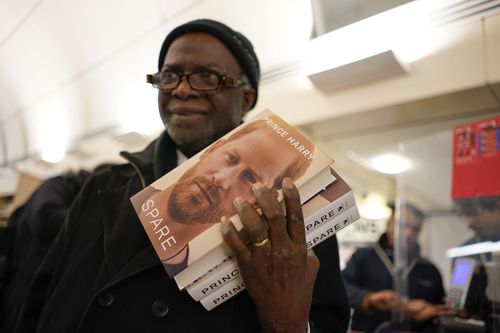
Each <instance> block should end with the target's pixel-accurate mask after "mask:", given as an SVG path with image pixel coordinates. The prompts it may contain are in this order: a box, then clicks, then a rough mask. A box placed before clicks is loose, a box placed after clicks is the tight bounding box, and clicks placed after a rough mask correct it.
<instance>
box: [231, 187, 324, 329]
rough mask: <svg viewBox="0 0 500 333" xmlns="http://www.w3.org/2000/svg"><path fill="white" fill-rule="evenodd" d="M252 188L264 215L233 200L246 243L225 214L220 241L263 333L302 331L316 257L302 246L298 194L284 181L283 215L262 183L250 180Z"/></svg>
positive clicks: (306, 316)
mask: <svg viewBox="0 0 500 333" xmlns="http://www.w3.org/2000/svg"><path fill="white" fill-rule="evenodd" d="M253 190H254V194H255V197H256V199H257V205H258V206H259V207H260V208H261V210H262V216H261V215H259V214H258V212H257V210H256V209H255V208H254V207H252V205H250V204H249V203H247V202H241V200H240V199H239V198H237V199H236V200H235V207H236V210H237V212H238V215H239V216H240V219H241V222H242V224H243V226H244V229H243V231H244V236H245V237H244V238H245V239H248V240H249V242H250V244H246V243H245V242H244V241H243V239H242V237H241V236H240V234H238V232H237V231H236V228H235V227H234V226H233V225H232V224H231V223H230V222H229V221H228V220H227V219H224V218H223V223H222V233H223V235H224V239H225V241H226V242H227V244H228V245H229V247H230V248H231V249H232V250H233V252H234V254H235V257H236V260H237V261H238V265H239V267H240V271H241V275H242V277H243V281H244V282H245V285H246V288H247V290H248V293H249V295H250V297H251V298H252V300H253V302H254V303H255V305H256V307H257V311H258V314H259V319H260V322H261V324H262V328H263V329H264V332H266V333H271V332H287V333H288V332H290V333H293V332H298V333H304V332H305V331H306V328H307V323H308V317H309V309H310V306H311V301H312V291H313V287H314V282H315V280H316V275H317V273H318V269H319V261H318V258H317V257H316V255H315V254H314V252H312V251H311V250H310V251H308V250H307V249H306V243H305V230H304V219H303V217H302V205H301V203H300V198H299V192H298V190H297V188H296V187H295V186H294V184H293V182H292V181H291V180H290V179H289V178H285V179H284V180H283V194H284V203H285V210H286V214H285V212H283V209H282V206H281V205H280V203H279V202H278V200H277V199H276V197H275V196H274V194H273V192H272V191H270V190H269V189H267V188H266V187H264V186H263V185H262V184H254V187H253Z"/></svg>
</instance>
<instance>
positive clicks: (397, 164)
mask: <svg viewBox="0 0 500 333" xmlns="http://www.w3.org/2000/svg"><path fill="white" fill-rule="evenodd" d="M370 164H371V166H372V167H373V168H374V169H375V170H377V171H378V172H382V173H386V174H390V175H395V174H399V173H403V172H405V171H407V170H409V169H410V168H411V166H412V162H411V160H410V159H408V158H406V157H404V156H401V155H398V154H382V155H378V156H375V157H373V158H372V159H371V161H370Z"/></svg>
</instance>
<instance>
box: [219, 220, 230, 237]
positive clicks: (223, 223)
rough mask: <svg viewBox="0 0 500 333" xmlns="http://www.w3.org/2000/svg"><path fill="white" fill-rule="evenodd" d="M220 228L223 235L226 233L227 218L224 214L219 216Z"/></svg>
mask: <svg viewBox="0 0 500 333" xmlns="http://www.w3.org/2000/svg"><path fill="white" fill-rule="evenodd" d="M220 230H221V232H222V234H223V235H225V234H227V233H228V231H229V219H228V218H227V217H226V216H222V217H221V218H220Z"/></svg>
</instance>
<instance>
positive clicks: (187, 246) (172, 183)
mask: <svg viewBox="0 0 500 333" xmlns="http://www.w3.org/2000/svg"><path fill="white" fill-rule="evenodd" d="M332 163H333V160H332V159H331V158H330V157H329V156H328V155H326V154H325V153H324V152H322V151H321V150H320V149H318V148H317V147H315V145H314V144H313V143H311V142H310V141H309V140H308V139H306V138H305V137H304V136H303V135H302V134H300V133H299V132H298V131H297V130H296V129H295V128H293V127H292V126H290V125H289V124H287V123H286V122H285V121H284V120H283V119H281V118H280V117H278V116H277V115H276V114H274V113H273V112H271V111H269V110H265V111H263V112H261V113H259V114H258V115H257V116H255V117H254V118H253V119H251V120H249V121H247V122H245V123H243V124H242V125H240V126H238V127H237V128H236V129H234V130H233V131H231V132H229V133H228V134H227V135H225V136H224V137H222V138H221V139H220V140H218V141H216V142H214V143H213V144H211V145H210V146H208V147H207V148H205V149H204V150H202V151H201V152H200V153H198V154H196V155H195V156H193V157H192V158H190V159H189V160H188V161H186V162H185V163H184V164H182V165H180V166H178V167H177V168H175V169H174V170H172V171H171V172H169V173H167V174H166V175H164V176H162V177H161V178H159V179H158V180H157V181H155V182H154V183H152V184H151V185H149V186H148V187H146V188H145V189H144V190H142V191H140V192H139V193H137V194H136V195H134V196H133V197H132V198H131V202H132V205H133V207H134V209H135V211H136V213H137V215H138V216H139V220H140V222H141V224H142V226H143V228H144V230H145V232H146V234H147V236H148V237H149V239H150V241H151V243H152V245H153V247H154V249H155V251H156V253H157V255H158V257H159V258H160V260H161V262H162V263H163V266H164V268H165V270H166V272H167V274H168V275H169V276H170V277H174V276H175V277H176V282H177V284H178V286H179V288H181V289H183V288H184V287H186V286H187V285H188V284H190V283H192V282H193V281H194V280H195V279H196V278H199V277H200V276H201V275H203V273H205V272H207V271H208V270H209V269H211V268H213V267H215V266H216V265H217V264H220V263H221V262H222V261H223V260H224V259H226V258H227V257H228V256H229V255H230V254H231V253H230V251H229V248H228V247H227V246H226V245H225V243H224V241H223V238H222V234H221V232H220V225H219V224H220V219H221V217H222V216H224V215H225V216H228V217H229V218H231V217H232V216H235V215H236V211H235V209H234V206H233V200H234V198H235V197H237V196H239V197H241V198H243V200H246V201H248V202H250V203H254V202H255V198H254V196H253V193H252V190H251V185H252V183H254V182H257V181H258V182H261V183H263V184H264V185H265V186H267V187H268V188H270V189H272V190H273V191H274V192H275V193H276V195H277V197H278V199H279V200H282V197H283V194H282V193H281V180H282V179H283V178H284V177H291V178H292V179H293V180H294V182H295V184H296V186H297V187H298V188H299V192H300V195H301V200H302V202H305V201H307V200H308V199H310V198H311V197H312V196H314V194H316V193H317V192H319V191H321V190H322V189H324V188H325V187H326V186H327V185H328V184H330V183H331V182H332V181H333V177H332V176H331V173H330V170H329V166H330V165H331V164H332ZM235 226H236V228H237V229H241V228H242V225H241V224H239V225H238V224H237V223H236V225H235ZM201 259H202V260H201ZM198 262H200V263H198ZM195 264H196V265H195ZM186 268H189V270H187V271H186ZM185 271H186V272H185ZM181 273H184V274H181ZM177 276H179V278H177Z"/></svg>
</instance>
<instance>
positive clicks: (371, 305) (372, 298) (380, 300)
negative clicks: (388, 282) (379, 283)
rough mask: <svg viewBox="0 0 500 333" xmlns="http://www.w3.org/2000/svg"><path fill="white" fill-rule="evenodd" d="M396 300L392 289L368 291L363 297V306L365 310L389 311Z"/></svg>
mask: <svg viewBox="0 0 500 333" xmlns="http://www.w3.org/2000/svg"><path fill="white" fill-rule="evenodd" d="M395 302H396V293H394V291H392V290H381V291H376V292H373V293H368V294H367V295H366V296H365V298H364V299H363V308H364V309H365V310H367V311H389V310H391V309H392V308H393V307H394V305H395Z"/></svg>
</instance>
